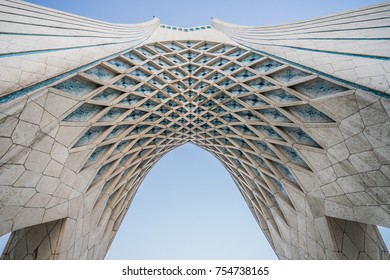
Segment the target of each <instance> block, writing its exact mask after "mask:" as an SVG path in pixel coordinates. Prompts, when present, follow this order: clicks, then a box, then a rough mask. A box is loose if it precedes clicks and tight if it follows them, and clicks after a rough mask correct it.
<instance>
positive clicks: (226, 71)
mask: <svg viewBox="0 0 390 280" xmlns="http://www.w3.org/2000/svg"><path fill="white" fill-rule="evenodd" d="M50 90H51V91H52V92H55V93H57V94H60V95H72V97H74V98H77V99H79V100H80V101H79V102H78V104H77V106H74V107H73V109H72V110H71V111H69V112H67V113H66V114H64V117H63V119H62V122H61V126H64V127H66V126H69V127H74V126H78V127H81V128H82V129H81V130H80V134H78V135H77V137H75V138H74V139H73V140H72V141H71V144H70V148H71V152H78V154H79V152H82V151H85V152H86V153H85V155H87V156H86V157H85V159H84V160H82V161H80V166H79V170H80V171H83V170H86V169H88V170H91V172H93V173H94V174H95V175H94V176H93V177H92V180H90V183H89V186H88V188H87V191H86V195H87V196H88V195H94V197H95V200H94V205H93V207H92V215H94V217H95V218H96V221H95V224H94V227H96V228H97V230H99V231H103V232H104V234H105V235H107V237H106V238H110V240H112V239H113V238H114V236H115V232H116V231H117V230H118V228H119V225H120V224H121V221H122V219H123V217H124V215H125V213H126V210H127V209H128V207H129V204H130V202H131V200H132V198H133V196H134V194H135V192H136V190H137V188H138V186H139V184H140V183H141V182H142V180H143V179H144V177H145V176H146V174H147V173H148V171H149V170H150V169H151V168H152V167H153V165H154V164H155V163H156V162H157V161H158V159H160V158H161V157H162V156H163V155H164V154H166V153H167V152H169V151H170V150H172V149H174V148H175V147H178V146H180V145H182V144H184V143H186V142H191V143H194V144H195V145H197V146H199V147H201V148H203V149H206V150H207V151H209V152H211V153H212V154H213V155H214V156H216V157H217V158H218V159H219V160H220V162H221V163H222V164H223V165H224V166H225V167H226V168H227V170H228V171H229V172H230V174H231V176H232V177H233V179H234V181H235V182H236V184H237V186H238V187H239V189H240V191H241V193H242V194H243V196H244V198H245V199H246V201H247V203H248V206H249V207H250V208H251V210H252V212H253V214H254V216H255V217H256V219H257V221H258V223H259V225H260V226H261V228H262V230H263V232H264V233H265V234H266V236H267V238H268V239H269V240H270V241H271V243H272V244H275V242H279V241H275V239H276V240H283V238H285V237H284V236H282V234H281V231H282V229H281V228H289V227H291V223H294V220H295V218H294V216H296V215H297V213H298V212H297V207H298V206H297V204H298V203H299V201H297V200H296V199H294V197H295V196H297V195H298V196H304V195H305V192H306V191H305V188H304V186H303V185H302V184H301V183H300V181H299V179H298V178H297V177H296V175H295V172H296V171H299V172H300V173H302V172H303V173H306V174H309V175H308V176H310V174H311V173H312V170H311V168H310V164H308V162H306V161H305V159H304V158H303V157H302V155H301V153H300V152H299V150H300V149H310V150H321V149H322V148H321V146H320V145H319V144H318V143H317V142H316V141H315V140H313V138H312V137H311V136H310V135H309V134H308V133H307V132H305V130H304V128H305V126H306V125H310V126H311V127H313V126H314V127H321V126H329V125H332V124H333V123H334V121H333V120H332V118H331V117H329V116H328V115H327V114H326V112H322V111H320V110H318V109H317V108H315V107H314V106H312V105H311V104H310V102H309V100H310V99H311V98H317V97H321V96H324V95H330V94H336V93H340V92H345V91H347V90H349V89H348V88H346V87H344V86H341V85H337V84H335V83H333V82H330V81H328V80H325V79H323V78H320V77H318V76H317V75H313V74H311V73H309V72H306V71H302V70H299V69H296V68H293V67H291V66H288V65H284V64H283V63H281V62H279V61H276V60H273V59H270V58H269V57H265V56H262V55H259V54H257V53H254V52H253V51H250V50H247V49H244V48H240V47H236V46H232V45H226V44H220V43H216V42H206V41H181V42H180V41H171V42H158V43H154V44H149V45H144V46H142V47H139V48H137V49H135V50H132V51H130V52H126V53H123V54H121V55H118V56H117V57H115V58H112V59H110V60H108V61H105V62H101V63H100V64H98V65H96V66H94V67H91V68H90V69H88V70H86V71H83V72H82V73H78V74H77V75H75V76H73V77H71V78H68V79H66V80H65V81H62V82H60V83H58V84H57V85H55V86H54V87H53V88H51V89H50ZM94 212H98V214H95V213H94Z"/></svg>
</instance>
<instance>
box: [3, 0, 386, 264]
mask: <svg viewBox="0 0 390 280" xmlns="http://www.w3.org/2000/svg"><path fill="white" fill-rule="evenodd" d="M388 6H389V4H380V5H376V6H371V7H369V8H365V9H361V10H357V11H353V12H348V13H339V14H337V15H333V16H329V17H324V18H320V19H316V20H308V21H302V22H297V23H292V24H289V25H283V26H271V27H245V26H237V25H232V24H227V23H224V22H221V21H219V20H216V19H215V20H213V22H212V25H207V26H200V27H194V28H180V27H174V26H167V25H160V23H159V20H158V19H156V18H154V19H153V20H151V21H149V22H146V23H143V24H137V25H114V24H109V23H104V22H99V21H95V20H92V19H88V18H82V17H79V16H74V15H70V14H66V13H62V12H58V11H54V10H49V9H46V8H44V7H40V6H36V5H32V4H29V3H25V2H22V1H21V2H13V1H0V9H1V11H2V12H4V17H5V18H2V19H1V20H0V22H1V23H0V28H1V32H2V36H1V38H0V40H1V41H0V42H1V44H0V48H1V53H0V74H1V78H0V89H1V92H0V119H1V120H0V134H1V135H0V157H1V159H0V160H1V163H0V164H1V167H0V183H1V190H0V207H1V208H0V209H1V211H0V235H4V234H7V233H9V232H12V234H11V237H10V239H9V242H8V245H7V247H6V248H5V250H4V252H3V255H2V258H3V259H103V258H104V256H105V254H106V252H107V250H108V248H109V246H110V244H111V242H112V240H113V239H114V238H115V234H116V232H117V231H118V229H119V226H120V224H121V221H122V219H123V217H124V215H125V213H126V211H127V209H128V208H129V206H130V203H131V201H132V199H133V197H134V194H135V193H136V190H137V188H138V187H139V185H140V182H142V180H143V178H144V177H145V176H146V174H147V173H148V171H149V170H150V169H151V168H152V167H153V165H154V163H155V162H156V161H157V160H158V159H159V158H161V157H162V156H164V155H165V154H166V153H167V152H169V151H170V150H172V149H174V148H175V147H178V146H180V145H182V144H184V143H187V142H192V143H194V144H195V145H198V146H200V147H202V148H204V149H206V150H207V151H209V152H210V153H212V154H213V155H215V156H216V157H217V158H218V159H219V160H220V161H221V163H222V164H223V165H224V166H225V167H226V169H227V170H228V171H229V172H230V174H231V175H232V177H233V179H234V181H235V183H236V184H237V187H238V188H239V189H240V191H241V193H242V195H243V197H244V199H245V200H246V202H247V204H248V207H249V208H250V209H251V211H252V213H253V215H254V217H255V219H256V221H257V222H258V224H259V227H260V228H261V230H262V231H263V232H264V234H265V235H266V237H267V238H268V240H269V242H270V244H271V245H272V247H273V248H274V250H275V252H276V254H277V255H278V257H279V258H280V259H388V258H389V253H388V251H387V248H386V245H385V244H384V242H383V240H382V238H381V235H380V233H379V231H378V229H377V225H381V226H385V227H389V226H390V205H389V203H390V148H389V145H390V140H389V139H390V119H389V115H390V100H389V99H390V95H389V93H390V90H389V84H388V81H389V75H390V74H389V73H388V72H389V70H390V64H389V59H390V58H389V53H390V49H389V40H388V38H387V37H388V31H386V30H387V29H386V28H385V27H386V26H387V25H388V24H389V22H388V19H387V18H388V16H389V11H388ZM15 13H16V14H18V15H19V17H20V19H21V20H20V22H17V21H15V20H14V21H13V22H12V23H5V21H4V20H7V18H8V17H13V16H14V14H15ZM38 14H39V17H38V16H36V15H38ZM372 14H376V15H377V16H375V17H374V18H373V17H372ZM32 15H35V16H32ZM368 17H369V18H370V19H371V21H370V22H371V23H370V25H368V23H367V22H366V21H365V19H366V18H368ZM43 21H44V23H45V24H42V22H43ZM363 27H364V28H363ZM370 27H372V28H370ZM276 38H277V39H278V40H273V39H276ZM275 42H276V43H275Z"/></svg>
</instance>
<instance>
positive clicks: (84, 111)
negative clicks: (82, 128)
mask: <svg viewBox="0 0 390 280" xmlns="http://www.w3.org/2000/svg"><path fill="white" fill-rule="evenodd" d="M103 108H104V107H103V106H97V105H92V104H83V105H81V106H80V107H79V108H77V109H76V110H75V111H73V112H72V113H71V114H70V115H68V116H67V117H66V118H65V119H64V121H68V122H72V121H76V122H86V121H88V120H90V119H91V118H92V117H93V116H94V115H95V114H96V113H97V112H99V111H101V110H102V109H103Z"/></svg>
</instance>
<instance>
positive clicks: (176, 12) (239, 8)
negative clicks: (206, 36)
mask: <svg viewBox="0 0 390 280" xmlns="http://www.w3.org/2000/svg"><path fill="white" fill-rule="evenodd" d="M28 2H31V3H35V4H40V5H43V6H46V7H50V8H55V9H58V10H61V11H66V12H70V13H74V14H79V15H82V16H87V17H91V18H94V19H99V20H103V21H108V22H113V23H138V22H144V21H147V20H150V19H151V18H152V17H153V16H156V17H158V18H160V19H161V22H162V23H164V24H170V25H176V26H182V27H189V26H197V25H205V24H209V23H210V18H211V17H215V18H219V19H221V20H224V21H228V22H232V23H236V24H244V25H269V24H280V23H288V22H291V21H295V20H303V19H309V18H315V17H318V16H324V15H328V14H330V13H336V12H341V11H345V10H349V9H354V8H360V7H364V6H368V5H372V4H376V3H380V2H383V1H375V0H353V1H340V0H320V1H318V0H317V1H315V0H298V1H291V0H276V1H270V0H197V1H183V0H181V1H180V0H163V1H161V0H138V1H129V0H110V1H107V0H82V1H80V0H55V1H53V0H30V1H28Z"/></svg>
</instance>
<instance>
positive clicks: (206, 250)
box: [106, 143, 276, 259]
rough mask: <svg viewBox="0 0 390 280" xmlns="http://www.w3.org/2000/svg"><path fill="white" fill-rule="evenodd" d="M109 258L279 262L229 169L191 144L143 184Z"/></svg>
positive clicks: (162, 161)
mask: <svg viewBox="0 0 390 280" xmlns="http://www.w3.org/2000/svg"><path fill="white" fill-rule="evenodd" d="M106 259H276V255H275V253H274V252H273V249H272V247H271V246H270V245H269V243H268V241H267V239H266V237H265V236H264V234H262V233H261V231H259V228H258V225H257V224H256V221H255V219H254V218H253V217H252V215H251V214H250V210H249V209H248V206H247V204H246V203H245V200H244V199H243V198H242V196H241V193H240V191H239V190H238V188H237V187H236V185H235V183H234V181H233V180H232V179H231V178H230V176H229V173H228V171H227V170H226V169H225V168H223V166H222V165H221V163H220V162H218V160H217V159H216V158H215V157H214V156H213V155H212V154H211V153H209V152H207V151H205V150H203V149H201V148H199V147H197V146H195V145H193V144H190V143H187V144H184V145H182V146H180V147H178V148H176V149H174V150H173V151H171V152H169V153H168V154H167V155H165V156H164V157H163V158H162V159H160V160H159V162H158V163H156V165H155V166H154V167H153V168H152V169H151V171H150V172H149V174H148V175H147V176H146V178H145V180H144V181H143V182H142V184H141V186H140V188H139V190H138V191H137V195H136V196H135V198H134V200H133V202H132V205H131V206H130V208H129V211H128V213H127V214H126V217H125V218H124V220H123V222H122V225H121V228H120V230H119V231H118V232H117V234H116V237H115V239H114V241H113V243H112V245H111V247H110V249H109V251H108V254H107V256H106Z"/></svg>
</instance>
